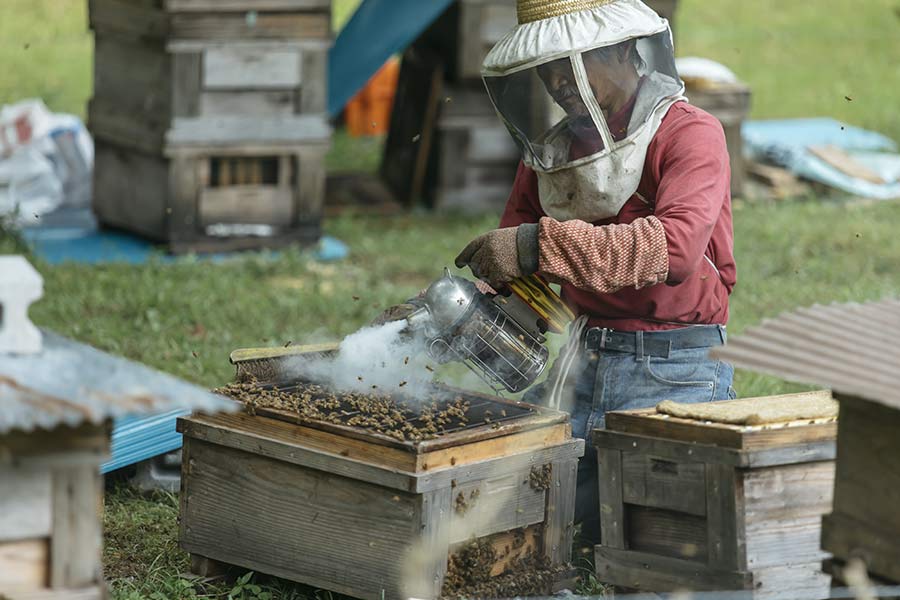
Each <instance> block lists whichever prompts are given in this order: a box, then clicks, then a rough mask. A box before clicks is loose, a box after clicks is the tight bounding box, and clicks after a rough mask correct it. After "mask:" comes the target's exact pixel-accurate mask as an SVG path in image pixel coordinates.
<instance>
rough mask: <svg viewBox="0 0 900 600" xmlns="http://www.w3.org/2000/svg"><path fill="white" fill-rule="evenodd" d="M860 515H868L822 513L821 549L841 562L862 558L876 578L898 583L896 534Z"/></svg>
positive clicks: (899, 565)
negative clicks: (865, 519)
mask: <svg viewBox="0 0 900 600" xmlns="http://www.w3.org/2000/svg"><path fill="white" fill-rule="evenodd" d="M861 517H862V518H861ZM863 518H867V517H866V516H863V515H852V516H851V515H847V514H845V513H838V512H834V513H831V514H830V515H825V516H824V517H823V518H822V549H823V550H825V551H827V552H830V553H832V554H833V555H834V557H835V558H837V559H839V560H842V561H844V562H846V561H848V560H850V559H851V558H855V557H861V558H863V559H864V560H865V562H866V566H867V567H868V569H869V571H871V572H872V573H873V574H875V575H876V576H877V577H882V578H885V579H889V580H891V581H897V582H900V547H898V546H897V535H896V533H895V532H893V531H891V530H885V529H884V528H881V527H879V525H878V524H877V523H876V524H871V523H868V522H866V521H864V520H862V519H863Z"/></svg>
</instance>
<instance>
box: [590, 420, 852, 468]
mask: <svg viewBox="0 0 900 600" xmlns="http://www.w3.org/2000/svg"><path fill="white" fill-rule="evenodd" d="M592 435H593V441H594V446H597V447H608V448H615V449H619V450H633V451H639V452H643V453H646V454H652V455H654V456H659V457H661V458H667V459H670V460H676V461H700V462H707V463H720V464H723V465H731V466H735V467H742V468H746V467H751V468H757V467H770V466H774V465H784V464H799V463H805V462H815V461H822V460H832V459H834V456H835V442H834V440H823V441H819V442H806V443H803V444H797V445H795V446H784V447H776V448H769V449H761V450H737V449H734V448H720V447H718V446H712V445H707V444H696V443H689V442H681V441H670V440H662V439H659V438H653V437H646V436H640V435H633V434H626V433H620V432H617V431H610V430H608V429H595V430H594V432H593V434H592Z"/></svg>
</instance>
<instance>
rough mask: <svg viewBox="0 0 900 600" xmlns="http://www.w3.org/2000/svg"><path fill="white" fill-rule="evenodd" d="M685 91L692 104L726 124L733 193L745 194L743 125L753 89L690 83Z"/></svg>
mask: <svg viewBox="0 0 900 600" xmlns="http://www.w3.org/2000/svg"><path fill="white" fill-rule="evenodd" d="M685 93H686V95H687V97H688V100H689V101H690V103H691V104H693V105H694V106H696V107H698V108H702V109H703V110H705V111H706V112H708V113H710V114H711V115H712V116H714V117H715V118H716V119H718V120H719V122H720V123H721V124H722V128H723V129H724V130H725V143H726V144H727V146H728V157H729V162H730V166H731V195H732V196H734V197H740V196H742V195H743V193H744V182H745V180H746V178H747V167H746V165H745V164H744V141H743V136H742V135H741V127H742V126H743V124H744V121H745V120H747V117H748V115H749V114H750V88H749V87H748V86H747V85H746V84H743V83H729V84H715V85H703V86H692V85H690V83H688V85H687V90H686V92H685Z"/></svg>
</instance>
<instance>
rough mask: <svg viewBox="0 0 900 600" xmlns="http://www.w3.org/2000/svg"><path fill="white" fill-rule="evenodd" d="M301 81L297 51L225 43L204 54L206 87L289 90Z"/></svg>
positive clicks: (204, 81) (204, 85) (208, 88)
mask: <svg viewBox="0 0 900 600" xmlns="http://www.w3.org/2000/svg"><path fill="white" fill-rule="evenodd" d="M302 81H303V73H302V70H301V62H300V52H299V51H298V50H294V49H290V48H288V49H281V50H269V49H266V48H255V47H252V46H249V47H248V46H238V47H227V46H226V47H216V48H209V49H208V50H206V52H204V53H203V87H204V88H205V89H207V90H217V89H218V90H221V89H285V88H288V89H289V88H295V87H298V86H300V84H301V82H302Z"/></svg>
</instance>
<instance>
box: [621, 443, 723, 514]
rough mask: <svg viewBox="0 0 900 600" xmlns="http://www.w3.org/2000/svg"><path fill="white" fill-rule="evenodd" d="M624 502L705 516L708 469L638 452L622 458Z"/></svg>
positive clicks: (697, 464) (699, 465)
mask: <svg viewBox="0 0 900 600" xmlns="http://www.w3.org/2000/svg"><path fill="white" fill-rule="evenodd" d="M622 497H623V501H624V502H627V503H630V504H638V505H641V506H652V507H657V508H666V509H670V510H675V511H679V512H683V513H688V514H692V515H698V516H705V515H706V467H705V465H704V463H700V462H677V461H673V460H667V459H664V458H658V457H655V456H650V455H647V454H640V453H637V452H625V453H623V455H622Z"/></svg>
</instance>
